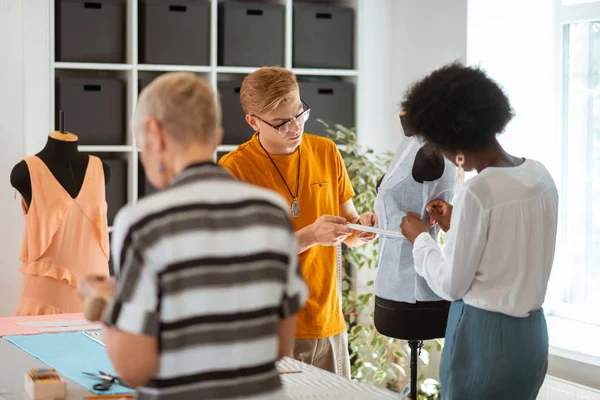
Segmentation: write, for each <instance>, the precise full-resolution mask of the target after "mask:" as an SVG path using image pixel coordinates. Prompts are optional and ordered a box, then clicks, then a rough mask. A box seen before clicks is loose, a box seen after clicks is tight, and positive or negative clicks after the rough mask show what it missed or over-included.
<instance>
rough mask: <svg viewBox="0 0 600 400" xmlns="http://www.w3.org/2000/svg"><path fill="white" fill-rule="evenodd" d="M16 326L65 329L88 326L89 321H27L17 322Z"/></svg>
mask: <svg viewBox="0 0 600 400" xmlns="http://www.w3.org/2000/svg"><path fill="white" fill-rule="evenodd" d="M17 325H22V326H34V327H37V326H43V327H49V326H67V327H71V326H79V325H90V321H86V320H78V321H77V320H74V321H69V320H61V321H27V322H17Z"/></svg>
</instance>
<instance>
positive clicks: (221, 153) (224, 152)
mask: <svg viewBox="0 0 600 400" xmlns="http://www.w3.org/2000/svg"><path fill="white" fill-rule="evenodd" d="M227 154H228V152H227V151H217V163H218V162H219V161H221V158H223V156H225V155H227Z"/></svg>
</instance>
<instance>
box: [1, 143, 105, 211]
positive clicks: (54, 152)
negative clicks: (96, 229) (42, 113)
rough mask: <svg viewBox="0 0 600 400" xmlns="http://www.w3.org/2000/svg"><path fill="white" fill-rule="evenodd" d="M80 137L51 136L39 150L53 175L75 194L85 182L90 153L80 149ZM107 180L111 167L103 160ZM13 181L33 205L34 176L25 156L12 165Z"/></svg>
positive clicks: (71, 193)
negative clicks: (32, 184) (32, 185)
mask: <svg viewBox="0 0 600 400" xmlns="http://www.w3.org/2000/svg"><path fill="white" fill-rule="evenodd" d="M77 145H78V142H77V141H74V142H73V141H63V140H58V139H54V138H52V137H48V141H47V142H46V146H44V148H43V149H42V151H40V152H39V153H37V154H36V156H37V157H39V158H40V159H41V160H42V161H43V162H44V164H46V166H47V167H48V169H49V170H50V172H52V175H53V176H54V177H55V178H56V180H57V181H58V182H59V183H60V184H61V186H62V187H63V188H64V189H65V190H66V191H67V193H69V195H70V196H71V197H72V198H76V197H77V195H78V194H79V191H80V190H81V187H82V186H83V180H84V178H85V174H86V171H87V166H88V162H89V159H90V158H89V156H88V155H87V154H82V153H80V152H79V151H78V150H77ZM102 166H103V167H104V182H105V184H107V183H108V182H109V181H110V169H109V167H108V165H106V164H105V163H104V162H103V163H102ZM10 184H11V185H12V187H14V188H15V189H16V190H17V191H18V192H19V193H20V194H21V196H22V197H23V200H25V203H26V204H27V206H28V207H29V206H30V205H31V198H32V193H31V177H30V175H29V168H28V167H27V163H26V162H25V161H24V160H22V161H20V162H19V163H18V164H17V165H15V166H14V167H13V170H12V171H11V173H10Z"/></svg>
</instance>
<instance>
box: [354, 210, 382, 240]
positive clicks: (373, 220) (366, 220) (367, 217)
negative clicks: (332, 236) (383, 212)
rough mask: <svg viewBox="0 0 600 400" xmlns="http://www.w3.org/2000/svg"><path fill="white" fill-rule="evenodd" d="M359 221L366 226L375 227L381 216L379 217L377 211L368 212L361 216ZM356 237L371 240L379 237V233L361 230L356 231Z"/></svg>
mask: <svg viewBox="0 0 600 400" xmlns="http://www.w3.org/2000/svg"><path fill="white" fill-rule="evenodd" d="M358 223H359V224H361V225H364V226H371V227H375V226H377V224H379V218H377V215H376V214H375V213H372V212H366V213H364V214H363V215H361V216H360V219H359V220H358ZM356 237H357V238H359V239H360V240H362V241H363V242H371V241H373V240H375V239H376V238H377V234H376V233H371V232H361V231H359V232H357V233H356Z"/></svg>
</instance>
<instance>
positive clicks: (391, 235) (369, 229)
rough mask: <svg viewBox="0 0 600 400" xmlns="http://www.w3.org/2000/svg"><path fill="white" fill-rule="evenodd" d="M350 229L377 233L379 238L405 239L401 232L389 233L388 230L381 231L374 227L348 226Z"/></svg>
mask: <svg viewBox="0 0 600 400" xmlns="http://www.w3.org/2000/svg"><path fill="white" fill-rule="evenodd" d="M346 226H347V227H348V228H350V229H352V230H355V231H362V232H369V233H376V234H378V235H379V236H383V237H387V238H394V239H395V238H401V237H404V235H402V232H399V231H388V230H386V229H380V228H376V227H374V226H364V225H359V224H348V225H346Z"/></svg>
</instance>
